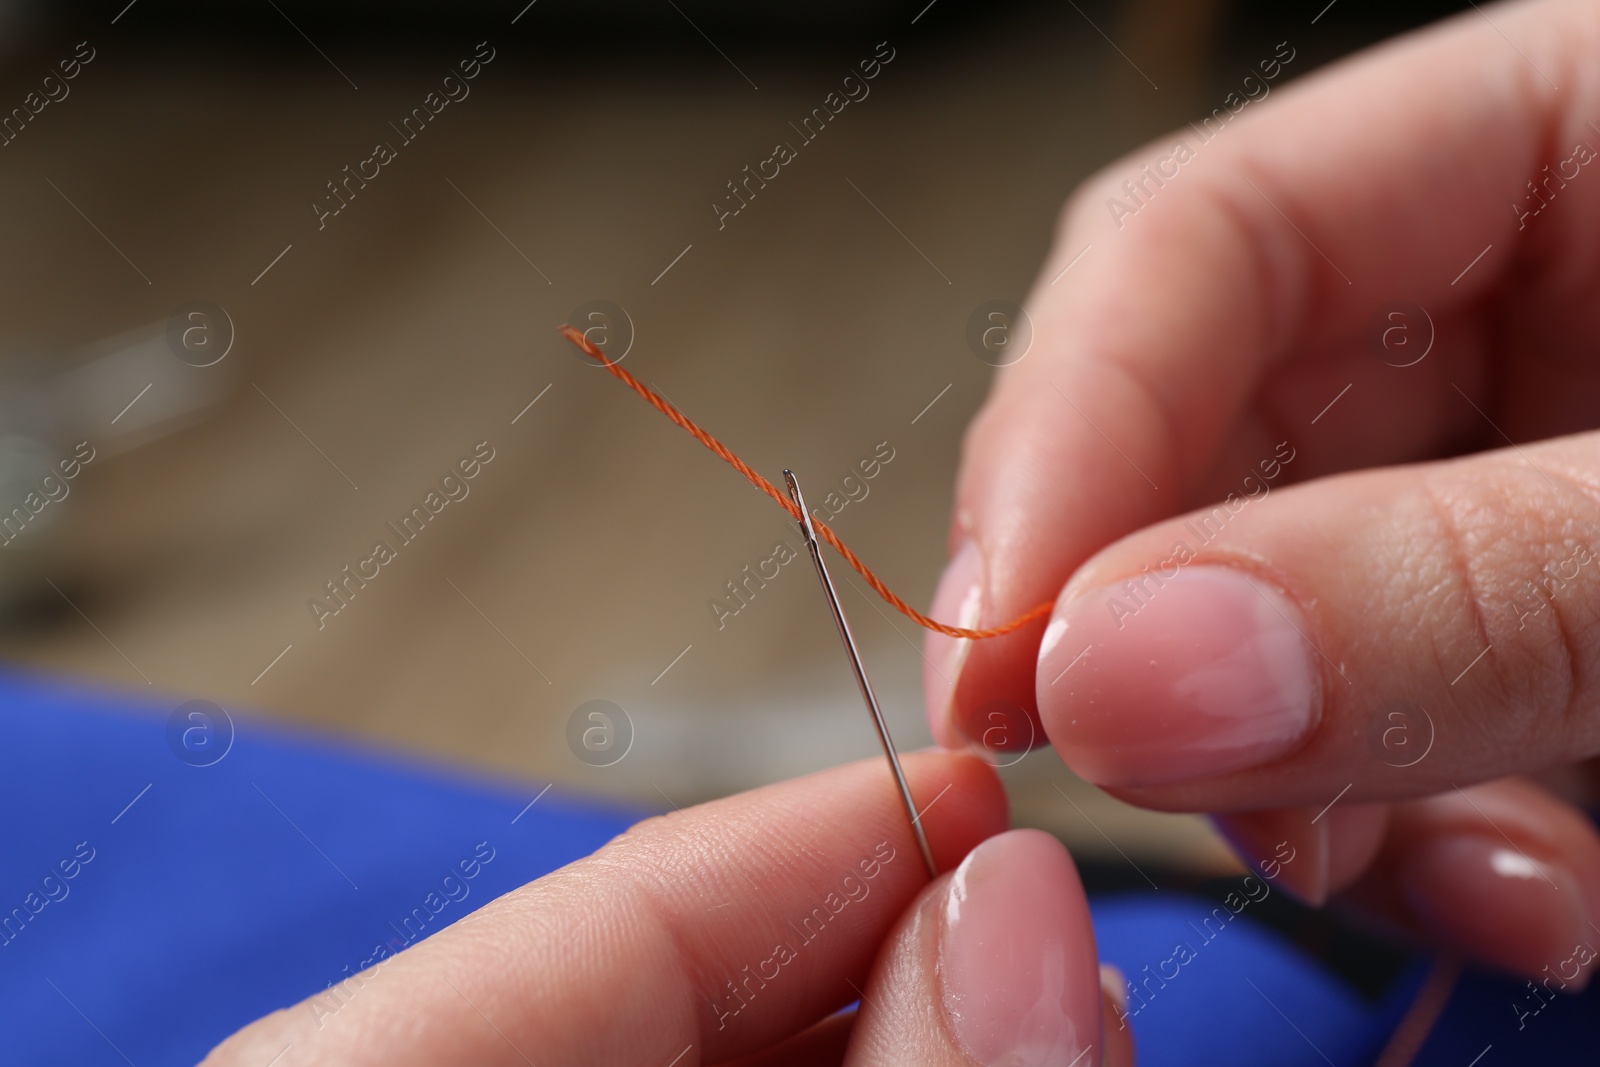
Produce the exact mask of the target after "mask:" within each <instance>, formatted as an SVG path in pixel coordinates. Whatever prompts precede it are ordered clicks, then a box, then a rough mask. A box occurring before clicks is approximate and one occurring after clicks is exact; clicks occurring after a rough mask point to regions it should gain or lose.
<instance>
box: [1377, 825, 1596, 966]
mask: <svg viewBox="0 0 1600 1067" xmlns="http://www.w3.org/2000/svg"><path fill="white" fill-rule="evenodd" d="M1400 887H1401V891H1402V892H1403V893H1404V895H1405V899H1406V902H1407V904H1408V905H1409V906H1410V908H1411V910H1412V912H1413V913H1414V914H1415V915H1416V916H1417V918H1418V920H1419V921H1420V922H1421V923H1422V924H1423V926H1424V927H1425V928H1426V929H1427V930H1428V931H1429V932H1430V933H1432V934H1433V935H1434V936H1435V937H1436V938H1438V939H1439V940H1440V941H1442V942H1444V943H1445V944H1447V945H1450V946H1452V947H1454V948H1456V949H1458V950H1461V951H1465V952H1468V953H1471V954H1473V955H1475V956H1478V957H1479V958H1481V959H1485V960H1488V961H1489V962H1491V963H1495V964H1498V965H1499V966H1501V967H1503V968H1505V969H1507V970H1510V971H1513V972H1515V973H1517V974H1522V975H1527V976H1530V977H1532V978H1535V979H1542V978H1549V979H1551V983H1550V987H1551V988H1552V989H1566V990H1569V991H1571V992H1576V991H1578V990H1580V989H1582V988H1583V987H1584V986H1586V985H1587V984H1588V982H1589V979H1590V977H1592V975H1593V973H1594V970H1595V968H1594V966H1593V960H1594V958H1595V957H1594V950H1593V949H1592V948H1590V949H1587V952H1586V953H1580V952H1579V951H1578V950H1579V949H1582V948H1586V945H1585V943H1586V942H1590V941H1591V940H1592V937H1591V935H1590V929H1589V914H1588V909H1587V907H1586V906H1585V905H1584V901H1583V887H1582V883H1581V882H1579V880H1578V877H1577V875H1575V874H1573V873H1572V872H1571V871H1570V870H1568V869H1567V868H1565V867H1563V866H1561V865H1560V864H1557V863H1550V862H1548V861H1545V860H1536V859H1533V858H1532V857H1530V856H1529V855H1527V854H1526V853H1525V852H1523V851H1521V850H1520V849H1517V848H1514V847H1512V846H1511V845H1510V844H1508V843H1507V842H1505V841H1494V840H1491V839H1489V838H1486V837H1479V836H1476V835H1471V834H1455V835H1451V836H1446V837H1434V838H1429V839H1427V840H1425V841H1423V842H1422V843H1420V844H1419V845H1418V846H1417V847H1416V848H1415V849H1413V850H1412V851H1411V852H1410V853H1409V854H1408V855H1406V856H1405V857H1404V858H1403V859H1402V860H1401V864H1400Z"/></svg>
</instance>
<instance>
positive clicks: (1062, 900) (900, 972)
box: [845, 830, 1132, 1067]
mask: <svg viewBox="0 0 1600 1067" xmlns="http://www.w3.org/2000/svg"><path fill="white" fill-rule="evenodd" d="M1104 1004H1105V1001H1104V998H1103V996H1102V993H1101V981H1100V975H1099V972H1098V970H1097V968H1096V965H1095V947H1094V930H1093V928H1092V927H1091V926H1090V923H1089V908H1088V904H1087V903H1086V902H1085V900H1084V896H1083V888H1082V886H1081V885H1080V884H1079V882H1078V875H1077V872H1076V871H1075V870H1074V869H1073V866H1072V860H1071V858H1070V857H1068V855H1067V851H1066V849H1064V848H1063V847H1062V846H1061V844H1060V842H1058V841H1056V840H1055V839H1054V838H1052V837H1050V836H1049V835H1048V834H1045V833H1041V832H1040V831H1038V830H1013V831H1011V832H1009V833H1005V834H1001V835H999V836H998V837H992V838H990V839H989V840H988V841H985V842H984V843H983V844H981V845H979V846H978V847H977V848H976V849H974V850H973V851H972V852H971V853H970V854H969V855H968V857H967V859H966V860H964V861H962V863H961V866H960V867H958V868H956V870H955V872H954V873H953V874H949V875H946V876H944V877H942V878H939V879H938V880H937V881H935V882H934V883H933V884H932V885H930V886H929V887H928V888H927V889H925V890H924V891H923V893H922V896H921V897H920V898H918V900H917V902H916V903H915V904H914V905H913V906H912V907H911V908H910V910H908V911H907V912H906V913H905V915H904V916H903V917H902V918H901V920H900V922H899V924H898V925H897V926H896V927H895V930H894V932H893V933H892V934H890V936H889V938H888V940H887V941H885V942H884V946H883V948H882V950H881V951H880V952H879V954H878V959H877V962H876V963H875V964H874V965H873V969H872V976H871V978H870V979H869V981H868V984H867V987H866V989H865V990H863V991H862V998H861V1009H860V1014H859V1017H858V1018H857V1021H856V1026H855V1031H854V1033H853V1034H852V1036H851V1041H850V1051H849V1054H848V1055H847V1056H846V1058H845V1063H846V1064H847V1065H849V1067H870V1065H876V1064H903V1063H918V1064H927V1065H929V1067H999V1065H1002V1064H1004V1065H1007V1067H1033V1065H1035V1064H1037V1065H1040V1067H1044V1065H1046V1064H1049V1065H1052V1067H1063V1065H1066V1064H1071V1065H1073V1067H1102V1065H1104V1067H1126V1065H1129V1064H1131V1063H1132V1057H1131V1050H1130V1041H1129V1039H1128V1038H1129V1035H1128V1031H1127V1029H1126V1024H1121V1023H1119V1022H1118V1020H1117V1018H1116V1017H1115V1014H1114V1013H1111V1017H1110V1018H1108V1019H1104V1021H1103V1015H1105V1014H1107V1013H1108V1012H1111V1009H1109V1008H1108V1007H1105V1006H1104ZM1119 1026H1121V1027H1122V1028H1121V1029H1120V1030H1119ZM1102 1028H1105V1029H1107V1030H1109V1032H1110V1033H1109V1035H1108V1036H1113V1037H1115V1038H1116V1040H1115V1041H1114V1042H1113V1049H1114V1050H1113V1052H1112V1053H1111V1054H1110V1055H1106V1050H1105V1048H1104V1047H1103V1044H1102V1039H1101V1032H1102Z"/></svg>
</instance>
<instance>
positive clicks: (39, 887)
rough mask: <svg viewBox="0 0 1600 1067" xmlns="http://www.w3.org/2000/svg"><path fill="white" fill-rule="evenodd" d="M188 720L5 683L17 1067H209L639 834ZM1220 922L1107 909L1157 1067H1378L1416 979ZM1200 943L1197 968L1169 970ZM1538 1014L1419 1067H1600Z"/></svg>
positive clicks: (2, 836)
mask: <svg viewBox="0 0 1600 1067" xmlns="http://www.w3.org/2000/svg"><path fill="white" fill-rule="evenodd" d="M172 712H173V706H172V704H170V703H160V702H156V701H153V700H151V699H150V698H149V697H148V696H147V695H145V694H135V695H131V696H130V695H125V694H117V693H108V692H103V691H97V690H93V689H90V688H87V687H84V686H81V685H78V684H72V683H64V682H60V681H56V680H50V679H43V678H39V677H35V676H30V675H25V674H20V673H14V672H0V722H3V724H4V735H3V736H4V738H5V744H4V746H3V747H0V1034H3V1037H0V1061H3V1062H4V1063H6V1064H11V1063H17V1064H29V1065H32V1064H72V1065H75V1067H94V1065H100V1064H105V1065H107V1067H112V1065H120V1064H124V1063H126V1062H130V1061H131V1062H132V1063H134V1064H137V1065H138V1067H151V1065H156V1064H188V1063H194V1062H196V1061H197V1060H198V1059H199V1058H200V1057H201V1056H202V1055H204V1053H205V1052H206V1051H207V1050H208V1049H209V1048H210V1047H211V1046H212V1045H214V1044H215V1043H216V1042H217V1041H218V1040H220V1039H221V1038H222V1037H223V1036H225V1035H226V1034H228V1033H230V1032H231V1031H233V1030H234V1029H236V1028H238V1027H239V1026H241V1025H243V1024H244V1023H246V1022H248V1021H249V1020H251V1019H253V1018H256V1017H258V1016H260V1015H263V1014H265V1013H266V1012H268V1011H270V1010H273V1009H275V1008H278V1007H282V1006H284V1005H286V1004H289V1003H292V1002H294V1001H296V1000H299V999H301V998H303V997H305V996H307V995H308V994H310V993H313V992H315V991H317V990H319V989H322V988H323V987H325V986H326V985H328V984H329V983H330V982H334V981H337V980H339V979H341V978H343V977H344V976H345V975H346V974H349V973H353V972H355V971H357V970H359V969H361V968H362V967H363V966H364V965H366V963H367V962H368V961H369V960H371V959H372V958H373V957H374V955H375V953H376V950H377V946H379V945H384V944H387V945H389V946H390V947H391V948H393V947H398V946H402V945H404V944H406V943H408V942H410V941H413V940H416V939H418V938H420V937H422V936H426V935H427V934H430V933H433V932H434V931H435V930H437V929H439V928H441V927H443V926H445V925H447V924H448V923H450V922H453V921H455V920H456V919H459V918H461V916H463V915H464V914H466V913H467V912H468V911H470V910H471V909H473V908H475V907H477V906H479V905H481V904H483V903H484V902H486V901H488V900H490V899H492V898H493V897H495V896H497V895H499V894H501V893H503V892H506V891H507V890H509V889H511V888H513V887H515V886H517V885H520V884H522V883H523V882H526V881H528V880H530V879H532V878H536V877H538V876H539V875H541V874H544V873H546V872H548V871H550V870H553V869H555V868H556V867H559V866H561V865H562V864H565V863H567V862H569V861H571V860H573V859H575V858H577V857H579V856H582V855H585V854H587V853H588V852H591V851H593V850H594V849H595V848H597V847H598V846H600V845H601V844H603V843H604V842H605V841H607V840H608V839H609V838H611V837H612V836H614V835H615V834H617V833H619V832H620V831H622V830H623V829H624V828H626V827H627V826H628V825H629V824H630V823H631V822H633V821H634V819H636V818H637V817H638V816H639V815H640V814H642V813H640V812H634V811H626V810H621V809H618V808H615V807H609V806H606V805H603V804H599V803H595V802H593V801H585V800H578V799H575V798H571V797H564V796H561V795H560V794H558V793H556V792H555V791H551V792H549V793H546V794H545V795H543V796H542V797H540V798H539V799H538V801H537V803H534V804H533V805H532V806H531V807H529V806H528V805H529V802H530V801H532V800H533V799H534V798H535V796H536V795H537V790H527V789H524V788H522V787H519V786H512V785H508V784H503V783H500V784H497V783H493V782H486V781H484V780H482V779H468V778H467V777H466V776H465V775H462V774H459V773H451V772H445V771H441V770H439V769H437V768H432V767H429V766H424V765H422V764H419V763H416V762H413V761H408V760H405V759H402V758H399V757H396V756H393V755H385V754H379V753H373V752H371V751H363V750H357V749H355V748H353V747H349V746H346V745H341V744H339V743H337V742H334V741H330V740H328V739H326V738H311V737H305V736H298V735H296V734H294V733H292V732H290V731H287V730H284V729H283V728H281V727H277V726H272V727H268V726H266V725H263V724H262V723H260V722H257V721H253V720H251V719H249V718H246V717H243V716H240V715H238V714H237V713H236V714H234V716H233V723H234V727H235V736H234V737H233V738H232V740H231V746H229V745H227V741H228V739H227V737H226V736H225V734H226V733H227V731H226V730H225V729H218V730H211V729H209V727H207V726H206V720H204V719H189V718H186V717H181V716H180V718H179V721H178V722H177V723H176V724H175V725H174V724H169V719H170V718H171V716H172ZM185 731H189V732H188V733H187V734H186V733H185ZM224 750H225V755H222V753H223V751H224ZM180 753H181V754H183V755H184V756H185V757H186V758H187V760H186V759H185V758H180ZM218 755H221V758H220V759H217V760H216V762H214V763H210V765H207V766H195V765H193V764H196V763H207V762H209V761H210V760H211V759H213V758H215V757H216V756H218ZM1210 913H1211V905H1210V904H1208V903H1203V902H1201V901H1198V900H1194V899H1192V898H1186V897H1183V896H1181V895H1179V894H1175V893H1171V892H1163V893H1160V894H1141V895H1137V896H1124V897H1112V898H1105V899H1100V900H1097V901H1096V907H1095V922H1096V930H1097V934H1098V936H1099V939H1100V945H1101V949H1102V952H1103V954H1104V955H1105V956H1106V957H1107V958H1108V959H1110V960H1111V961H1112V962H1115V963H1116V964H1118V965H1119V966H1120V967H1122V968H1123V970H1124V971H1125V972H1126V973H1127V974H1128V975H1129V976H1130V977H1131V978H1134V979H1135V981H1140V980H1141V979H1144V980H1145V985H1144V988H1145V989H1146V990H1148V991H1149V993H1148V996H1147V999H1146V1002H1145V1003H1144V1004H1143V1006H1142V1007H1140V1006H1139V1005H1138V1004H1137V1003H1136V1004H1135V1005H1134V1007H1136V1008H1138V1013H1137V1015H1135V1017H1134V1018H1133V1020H1132V1023H1133V1026H1134V1030H1135V1034H1136V1038H1137V1040H1138V1043H1139V1048H1140V1053H1141V1061H1140V1062H1141V1064H1142V1065H1144V1067H1165V1065H1169V1064H1210V1063H1217V1064H1227V1065H1229V1067H1254V1065H1261V1067H1268V1065H1271V1067H1294V1065H1299V1064H1306V1065H1317V1067H1324V1065H1325V1064H1326V1063H1328V1062H1332V1063H1333V1064H1336V1065H1338V1067H1354V1065H1357V1064H1362V1063H1368V1062H1370V1061H1371V1057H1372V1055H1373V1053H1374V1051H1375V1050H1376V1049H1377V1048H1378V1047H1380V1046H1381V1044H1382V1041H1383V1039H1384V1037H1385V1035H1386V1034H1387V1033H1388V1031H1389V1029H1390V1028H1391V1027H1392V1026H1393V1025H1394V1022H1395V1020H1396V1019H1397V1018H1398V1015H1399V1012H1400V1011H1401V1010H1402V1009H1403V1006H1404V1004H1405V1002H1406V1000H1407V998H1408V997H1409V995H1410V992H1411V990H1412V989H1413V988H1414V987H1415V984H1416V978H1417V977H1418V976H1413V977H1412V979H1411V980H1410V981H1408V982H1407V983H1402V984H1401V986H1400V987H1398V988H1397V989H1396V990H1394V991H1392V993H1391V994H1390V995H1389V996H1388V997H1386V998H1385V999H1384V1001H1383V1002H1381V1003H1377V1004H1369V1003H1367V1002H1365V1001H1363V1000H1362V999H1361V998H1359V997H1358V996H1356V995H1355V994H1354V993H1352V992H1350V991H1349V989H1348V988H1347V987H1345V986H1344V985H1343V984H1341V983H1340V982H1339V981H1338V980H1336V979H1335V978H1333V977H1331V976H1329V975H1328V974H1327V973H1325V972H1324V971H1323V970H1322V969H1321V968H1320V967H1318V966H1317V965H1316V963H1315V962H1314V961H1312V960H1310V959H1308V958H1306V957H1305V956H1303V955H1302V954H1301V953H1300V952H1299V951H1298V950H1297V949H1295V948H1293V947H1292V946H1289V945H1287V944H1285V943H1284V942H1282V941H1281V940H1280V939H1278V938H1277V937H1276V936H1275V935H1273V934H1271V933H1270V932H1267V931H1266V930H1264V929H1263V928H1261V927H1260V926H1259V925H1257V924H1255V923H1253V922H1252V921H1251V919H1250V917H1249V913H1248V911H1245V912H1244V913H1243V914H1241V915H1240V917H1239V918H1238V919H1237V920H1233V921H1230V922H1229V923H1228V924H1227V925H1226V927H1225V928H1223V929H1222V930H1221V932H1220V933H1216V932H1214V928H1215V927H1216V926H1217V925H1218V924H1216V923H1215V922H1214V923H1213V926H1212V927H1205V926H1204V924H1203V920H1204V918H1205V917H1206V916H1207V915H1208V914H1210ZM7 920H8V921H7ZM1191 923H1192V924H1194V925H1192V926H1191V925H1190V924H1191ZM1208 933H1209V934H1210V935H1211V936H1210V938H1209V939H1207V937H1206V935H1207V934H1208ZM1179 941H1184V942H1186V943H1188V944H1189V945H1190V946H1191V950H1192V951H1193V958H1192V959H1190V960H1189V961H1188V962H1186V963H1183V964H1181V965H1175V964H1172V963H1167V962H1165V961H1168V960H1169V959H1171V958H1172V957H1173V954H1174V947H1175V945H1176V944H1177V943H1178V942H1179ZM1147 966H1148V967H1149V968H1150V970H1149V971H1148V972H1147V971H1145V970H1144V968H1146V967H1147ZM1174 966H1176V967H1177V975H1176V977H1173V978H1171V979H1170V980H1166V979H1160V978H1159V977H1156V978H1151V977H1149V976H1151V975H1156V976H1159V975H1161V974H1165V975H1172V974H1173V970H1174ZM1163 983H1164V984H1163ZM1252 984H1253V985H1252ZM1521 992H1523V990H1522V988H1521V984H1520V983H1515V982H1507V981H1504V980H1499V979H1491V978H1473V979H1471V980H1469V981H1468V982H1467V983H1466V984H1465V985H1464V986H1463V988H1462V990H1461V992H1460V993H1459V994H1458V996H1457V997H1456V998H1455V999H1454V1001H1453V1002H1452V1005H1451V1007H1450V1009H1449V1011H1448V1012H1447V1014H1446V1018H1445V1022H1444V1024H1443V1025H1442V1027H1441V1030H1440V1032H1439V1033H1438V1034H1437V1035H1436V1037H1435V1039H1434V1040H1433V1041H1432V1042H1430V1045H1429V1047H1428V1049H1427V1050H1426V1053H1425V1055H1424V1057H1423V1059H1422V1060H1421V1061H1419V1062H1420V1063H1421V1064H1425V1065H1431V1064H1440V1065H1444V1064H1450V1065H1453V1067H1465V1065H1466V1064H1467V1063H1468V1062H1470V1061H1471V1060H1472V1058H1473V1057H1474V1056H1476V1055H1478V1054H1479V1053H1480V1052H1481V1051H1482V1050H1483V1049H1484V1047H1485V1046H1487V1045H1490V1044H1493V1045H1494V1049H1493V1050H1492V1051H1491V1052H1490V1053H1489V1054H1488V1055H1487V1056H1486V1057H1485V1058H1484V1060H1483V1061H1482V1065H1481V1067H1497V1065H1499V1064H1506V1063H1524V1062H1537V1063H1542V1064H1559V1063H1579V1062H1592V1061H1593V1057H1592V1052H1590V1053H1582V1052H1580V1051H1575V1050H1584V1049H1587V1050H1593V1049H1594V1048H1596V1047H1600V1044H1597V1041H1600V1012H1596V1011H1595V1007H1596V998H1595V996H1593V995H1590V996H1588V997H1584V998H1581V999H1563V1000H1561V1001H1558V1002H1556V1003H1553V1004H1551V1005H1550V1006H1548V1007H1546V1008H1545V1009H1544V1010H1543V1011H1542V1012H1541V1013H1540V1014H1538V1015H1537V1016H1531V1017H1526V1018H1524V1019H1523V1020H1522V1029H1521V1030H1519V1029H1518V1017H1517V1015H1516V1013H1514V1012H1513V1011H1512V1010H1511V1007H1510V1005H1511V1004H1512V1002H1513V1001H1517V1000H1518V997H1519V995H1520V994H1521ZM1533 1003H1534V1002H1531V1001H1527V1002H1524V1007H1523V1010H1524V1011H1526V1010H1528V1009H1529V1008H1531V1007H1532V1006H1533ZM1502 1050H1503V1051H1502ZM1585 1057H1587V1058H1585Z"/></svg>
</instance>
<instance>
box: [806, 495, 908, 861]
mask: <svg viewBox="0 0 1600 1067" xmlns="http://www.w3.org/2000/svg"><path fill="white" fill-rule="evenodd" d="M783 480H784V482H786V483H787V484H788V487H789V497H790V499H791V500H793V501H794V502H795V506H796V507H798V508H799V509H800V533H801V535H802V536H804V537H805V541H806V548H807V549H808V550H809V551H810V553H811V562H812V563H814V564H816V567H817V579H818V580H819V581H820V582H821V583H822V592H823V593H824V594H825V595H826V596H827V598H828V607H829V609H830V610H831V611H832V612H833V622H834V625H835V626H837V627H838V629H839V640H840V641H841V642H843V644H844V650H845V653H846V654H847V655H848V656H849V657H850V668H851V670H853V671H854V672H855V675H856V684H857V685H859V686H860V687H861V698H862V699H863V700H865V701H866V702H867V710H868V711H870V712H871V713H872V725H873V726H875V727H876V728H877V730H878V740H879V742H881V743H882V745H883V754H884V756H885V757H887V758H888V760H889V770H890V771H892V772H893V773H894V783H895V785H896V786H897V787H898V788H899V790H900V802H901V803H902V804H904V805H905V808H906V817H907V818H908V819H910V820H911V832H912V834H913V835H915V836H916V839H917V848H918V849H919V850H921V852H922V862H923V864H924V865H926V866H927V868H928V877H929V878H937V877H938V876H939V868H938V867H937V866H936V865H935V864H934V862H933V850H932V849H931V848H929V847H928V835H927V834H926V833H924V832H923V829H922V816H920V815H918V814H917V805H916V803H915V802H914V801H913V800H912V799H911V786H910V785H909V784H908V783H907V782H906V773H905V771H904V770H902V769H901V767H900V756H899V754H898V753H896V752H895V748H894V740H893V739H892V738H891V737H890V736H889V724H888V723H887V722H885V721H884V718H883V709H882V708H880V707H878V698H877V696H876V694H874V693H873V691H872V682H871V681H870V680H868V678H867V668H866V666H865V665H864V664H863V663H862V662H861V653H860V651H859V650H858V649H857V648H856V639H855V637H854V636H852V635H851V633H850V623H849V622H848V621H846V620H845V617H844V609H843V608H841V607H840V606H839V594H838V593H837V592H836V591H835V590H834V588H833V579H832V578H830V577H829V576H828V565H827V564H826V563H824V562H823V559H822V546H821V545H819V544H818V543H817V532H816V530H815V529H814V528H813V527H812V525H811V512H809V511H808V510H806V500H805V497H804V496H802V495H801V493H800V483H799V482H798V481H796V480H795V476H794V472H793V471H789V470H785V471H784V472H783Z"/></svg>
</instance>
